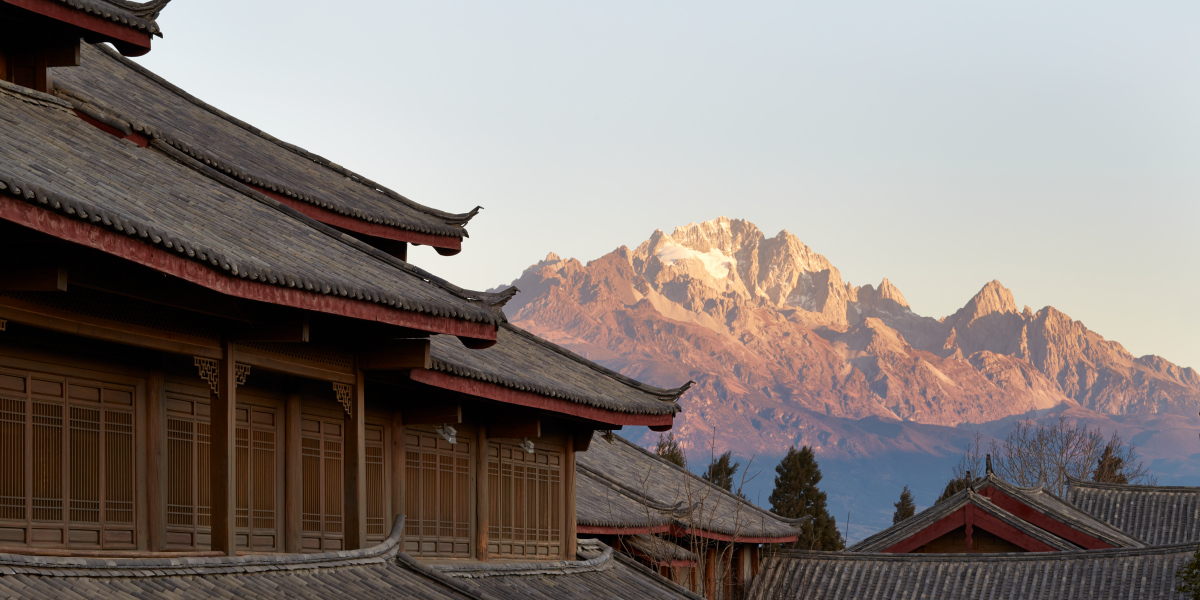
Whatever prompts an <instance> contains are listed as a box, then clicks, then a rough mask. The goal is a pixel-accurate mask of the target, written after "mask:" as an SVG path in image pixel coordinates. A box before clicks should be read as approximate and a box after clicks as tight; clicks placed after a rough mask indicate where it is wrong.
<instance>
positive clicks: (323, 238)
mask: <svg viewBox="0 0 1200 600" xmlns="http://www.w3.org/2000/svg"><path fill="white" fill-rule="evenodd" d="M0 127H2V128H3V131H4V135H3V136H0V193H2V194H3V195H6V196H15V197H17V198H19V199H20V200H22V201H24V202H26V203H28V204H30V205H34V206H38V207H40V208H42V209H44V210H47V211H53V212H56V213H59V214H61V215H64V216H66V217H68V218H70V219H78V220H81V221H85V222H87V223H90V224H92V225H94V226H95V227H99V228H103V229H107V230H109V231H112V232H115V233H118V234H123V235H125V236H128V237H130V238H133V239H138V240H141V241H142V242H144V243H146V244H148V245H150V246H154V247H157V248H158V249H160V250H163V251H165V252H168V253H171V254H174V255H176V256H179V257H181V258H184V259H186V260H191V261H195V262H198V263H200V264H203V265H205V266H206V267H208V268H210V269H212V270H213V271H215V272H216V273H218V274H221V275H226V276H229V277H233V278H238V279H242V280H248V281H255V282H259V283H263V284H267V285H270V286H277V287H280V288H294V289H298V290H306V291H310V292H313V293H316V294H322V295H327V296H340V297H343V298H348V299H353V300H360V301H363V302H368V303H375V304H379V305H383V306H385V307H388V308H394V309H397V310H404V311H411V312H415V313H421V314H426V315H431V316H437V317H446V318H452V319H458V320H464V321H471V322H477V323H487V324H496V323H498V322H499V321H501V320H503V316H502V315H500V314H499V312H498V311H496V310H494V309H493V308H491V307H490V306H488V305H487V303H486V302H483V301H477V302H473V301H471V300H469V299H468V298H470V296H469V295H468V294H466V293H464V292H463V291H462V290H458V289H457V288H455V287H454V286H452V285H450V284H448V283H445V282H442V281H440V280H438V279H436V278H435V277H433V276H431V275H428V274H426V273H424V272H423V271H420V270H419V269H416V268H415V267H412V266H411V265H408V264H407V263H404V262H403V261H400V260H399V259H396V258H393V257H391V256H389V255H387V254H385V253H383V252H380V251H378V250H375V249H374V248H371V247H370V246H368V245H366V244H364V243H362V242H360V241H358V240H356V239H354V238H352V237H351V236H348V235H345V234H341V233H339V232H337V231H336V230H334V229H333V228H331V227H328V226H326V225H323V224H321V223H317V222H316V221H314V220H312V219H310V218H308V217H305V216H303V215H301V214H299V213H298V212H296V211H295V210H293V209H291V208H289V207H286V206H284V205H282V204H281V203H279V202H277V201H275V200H272V199H270V198H267V197H266V196H263V195H262V194H258V193H257V192H254V191H252V190H250V189H249V188H246V187H245V186H243V185H241V184H239V183H237V182H235V181H233V180H231V179H229V178H228V177H225V176H223V175H221V174H219V173H217V172H215V171H214V170H212V169H210V168H207V167H205V166H204V165H202V164H200V163H198V162H196V161H194V160H192V159H190V158H188V157H186V156H183V155H182V154H181V153H179V152H178V151H175V150H174V149H173V148H171V147H170V146H167V145H166V144H163V143H162V142H161V141H155V142H154V143H153V144H152V146H151V147H150V148H140V147H138V146H137V145H135V144H133V143H131V142H128V141H124V140H120V139H118V138H116V137H114V136H112V135H109V134H107V133H105V132H103V131H101V130H100V129H98V128H96V127H93V126H92V125H89V124H88V123H86V122H84V121H83V120H82V119H80V118H79V117H78V116H77V115H75V114H74V113H73V111H72V110H71V108H70V106H69V104H67V103H66V102H65V101H63V100H60V99H58V98H55V97H53V96H48V95H45V94H40V93H38V92H34V91H31V90H27V89H25V88H20V87H17V86H14V85H12V84H8V83H4V82H0Z"/></svg>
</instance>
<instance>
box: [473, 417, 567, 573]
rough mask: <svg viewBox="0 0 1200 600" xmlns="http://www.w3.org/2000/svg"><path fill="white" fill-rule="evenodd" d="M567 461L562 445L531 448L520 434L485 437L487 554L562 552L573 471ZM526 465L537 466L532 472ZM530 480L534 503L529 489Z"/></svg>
mask: <svg viewBox="0 0 1200 600" xmlns="http://www.w3.org/2000/svg"><path fill="white" fill-rule="evenodd" d="M530 457H532V461H531V460H529V458H530ZM566 461H567V452H566V447H565V446H559V445H557V444H548V443H537V444H535V449H534V452H533V454H529V453H528V452H526V451H525V450H524V449H523V448H522V447H521V440H505V439H489V440H488V447H487V470H488V472H487V478H488V485H487V490H488V531H487V544H488V557H489V558H521V559H536V560H543V559H544V560H549V559H559V558H562V556H563V553H564V551H565V548H566V546H567V540H566V531H567V523H566V506H567V502H566V488H567V477H568V476H570V475H573V474H570V473H566V472H565V465H566ZM530 465H533V468H534V469H536V470H537V472H536V473H535V474H534V475H533V476H532V477H531V475H530V473H529V468H530ZM541 465H544V466H541ZM518 474H520V475H521V477H518ZM543 475H544V479H543ZM531 482H532V483H533V484H534V486H535V495H534V496H533V498H532V499H536V500H537V503H535V504H531V502H530V500H531V496H530V494H529V493H528V491H527V490H528V486H529V484H530V483H531ZM542 484H544V486H543V487H537V486H539V485H542ZM531 520H533V521H534V522H535V523H534V525H533V526H530V525H529V524H528V523H529V521H531ZM531 538H532V539H531Z"/></svg>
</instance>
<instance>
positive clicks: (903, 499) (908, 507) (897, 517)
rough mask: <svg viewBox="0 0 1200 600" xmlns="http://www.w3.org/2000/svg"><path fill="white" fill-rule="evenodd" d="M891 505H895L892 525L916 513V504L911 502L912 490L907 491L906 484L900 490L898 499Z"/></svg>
mask: <svg viewBox="0 0 1200 600" xmlns="http://www.w3.org/2000/svg"><path fill="white" fill-rule="evenodd" d="M892 506H895V507H896V512H894V513H892V525H895V524H896V523H899V522H900V521H903V520H905V519H907V518H909V517H911V516H913V515H915V514H917V505H916V504H914V503H913V497H912V492H910V491H908V486H907V485H906V486H904V491H902V492H900V501H899V502H897V503H895V504H893V505H892Z"/></svg>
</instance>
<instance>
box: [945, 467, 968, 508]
mask: <svg viewBox="0 0 1200 600" xmlns="http://www.w3.org/2000/svg"><path fill="white" fill-rule="evenodd" d="M969 483H971V476H970V474H969V473H968V474H967V475H963V476H962V477H955V478H953V479H951V480H950V481H948V482H946V489H944V490H942V495H941V496H938V499H937V501H938V502H941V501H942V500H945V499H946V498H949V497H950V496H953V495H955V494H957V493H959V492H961V491H963V490H965V489H967V485H968V484H969Z"/></svg>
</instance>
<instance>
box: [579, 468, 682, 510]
mask: <svg viewBox="0 0 1200 600" xmlns="http://www.w3.org/2000/svg"><path fill="white" fill-rule="evenodd" d="M575 468H576V469H582V470H583V471H584V473H585V475H586V476H588V477H592V478H595V479H599V480H601V482H602V483H607V484H609V486H612V487H614V489H615V491H616V492H617V493H619V494H621V495H622V496H625V497H626V498H629V499H630V500H633V501H634V502H638V503H641V504H645V505H646V506H649V507H650V508H652V509H654V510H656V511H659V512H663V513H668V515H667V516H670V517H672V518H674V517H675V513H676V512H678V511H683V510H689V511H690V510H691V509H692V507H693V506H694V505H687V503H686V502H684V501H683V500H680V501H679V502H676V503H675V504H673V505H672V504H667V503H666V502H659V501H658V500H652V499H650V497H649V496H647V495H645V494H640V496H641V497H640V498H639V497H638V496H639V494H638V491H637V490H635V489H632V488H630V487H629V486H628V485H625V484H624V483H621V482H620V481H617V480H616V479H613V478H612V477H609V476H608V475H605V474H604V473H601V472H599V471H597V470H595V469H593V468H591V467H588V466H587V465H583V464H580V463H578V462H576V463H575ZM685 505H687V508H686V509H685V508H684V506H685Z"/></svg>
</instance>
